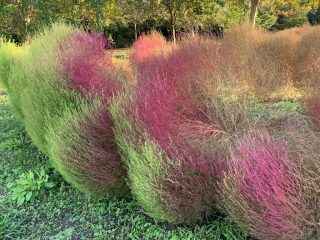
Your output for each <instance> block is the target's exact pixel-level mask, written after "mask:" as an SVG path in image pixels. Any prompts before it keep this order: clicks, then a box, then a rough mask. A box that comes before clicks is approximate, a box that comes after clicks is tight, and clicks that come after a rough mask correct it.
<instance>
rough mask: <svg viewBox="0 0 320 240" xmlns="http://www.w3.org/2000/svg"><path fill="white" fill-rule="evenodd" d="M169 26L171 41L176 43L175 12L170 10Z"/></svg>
mask: <svg viewBox="0 0 320 240" xmlns="http://www.w3.org/2000/svg"><path fill="white" fill-rule="evenodd" d="M170 25H171V26H170V28H171V38H172V41H173V43H176V41H177V39H176V13H175V12H174V11H170Z"/></svg>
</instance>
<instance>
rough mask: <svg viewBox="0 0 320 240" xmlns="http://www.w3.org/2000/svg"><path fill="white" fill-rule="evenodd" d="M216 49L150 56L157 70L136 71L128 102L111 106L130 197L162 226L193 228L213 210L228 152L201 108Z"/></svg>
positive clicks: (203, 46)
mask: <svg viewBox="0 0 320 240" xmlns="http://www.w3.org/2000/svg"><path fill="white" fill-rule="evenodd" d="M215 44H218V43H216V42H214V41H208V40H199V42H198V44H195V41H188V42H184V43H181V45H180V46H178V47H176V48H175V49H174V50H172V52H171V53H170V54H168V55H166V56H162V57H159V56H155V57H154V58H155V59H156V61H154V62H156V64H154V65H149V66H147V68H148V69H147V71H145V69H141V70H140V73H142V74H140V75H139V79H138V83H137V88H136V89H135V91H133V93H132V94H130V97H128V96H124V97H122V98H121V100H119V101H117V102H118V103H117V104H113V106H112V111H111V112H112V116H113V119H114V121H115V134H116V139H117V143H118V147H119V150H120V152H121V154H122V157H123V160H124V162H125V163H126V165H127V168H128V176H129V177H128V178H129V185H130V187H131V191H132V194H133V195H134V197H135V198H136V199H137V200H138V202H139V203H140V205H141V206H142V207H143V208H144V209H145V210H146V211H147V212H148V214H150V215H151V216H152V217H154V218H155V219H157V220H160V221H169V222H174V223H181V222H183V223H192V222H195V221H197V220H200V219H202V218H204V217H205V216H206V215H208V214H210V213H212V211H213V209H214V200H215V195H216V191H215V188H216V180H217V175H218V174H220V170H221V168H222V167H221V166H222V165H223V164H222V162H223V160H224V158H225V154H226V151H225V149H224V150H223V147H224V146H228V141H229V135H228V134H226V133H225V132H224V129H221V128H222V125H219V124H218V123H217V122H215V120H216V118H215V117H214V115H213V114H212V118H210V114H209V112H208V110H207V107H208V105H207V103H208V102H209V101H208V100H207V98H208V95H206V94H207V92H206V91H207V90H208V89H207V88H206V87H205V85H204V84H208V82H207V81H212V78H211V77H210V76H213V73H214V71H215V68H214V61H215V60H216V59H215V54H216V45H215ZM154 62H153V61H152V60H150V62H149V63H154ZM208 85H209V84H208ZM211 87H212V88H211V89H212V90H213V91H214V87H213V86H211ZM130 91H131V90H130ZM130 91H128V92H130ZM210 94H213V92H210ZM211 99H212V100H213V99H214V98H211ZM215 100H216V99H215ZM211 107H212V105H211ZM212 111H213V110H212ZM215 112H216V113H217V111H215ZM220 113H221V115H219V116H221V117H222V111H221V112H220ZM221 119H222V118H221ZM220 127H221V128H220ZM210 141H211V143H216V146H217V147H216V146H213V145H211V147H210V148H209V149H205V148H206V147H207V146H209V144H208V145H204V142H207V143H208V142H210ZM219 141H221V143H222V142H223V143H224V145H223V147H220V146H219V144H217V142H219ZM196 142H198V144H195V143H196ZM218 146H219V147H218Z"/></svg>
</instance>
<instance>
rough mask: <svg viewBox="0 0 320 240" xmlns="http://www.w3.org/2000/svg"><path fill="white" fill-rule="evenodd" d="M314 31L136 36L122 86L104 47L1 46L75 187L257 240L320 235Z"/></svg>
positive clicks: (96, 40) (65, 36)
mask: <svg viewBox="0 0 320 240" xmlns="http://www.w3.org/2000/svg"><path fill="white" fill-rule="evenodd" d="M319 37H320V31H319V28H310V27H303V28H298V29H291V30H287V31H282V32H278V33H267V32H264V31H262V30H259V29H256V30H253V29H251V28H248V27H247V26H237V27H236V28H234V29H231V30H229V31H228V32H227V33H226V35H225V36H224V38H223V39H219V40H216V39H203V38H200V37H196V38H191V39H184V40H182V41H181V42H179V43H178V44H176V45H174V44H170V43H167V42H166V40H165V39H164V38H163V37H162V36H161V35H160V34H158V33H156V32H152V33H151V34H149V35H144V36H141V37H140V38H139V39H138V40H137V42H135V43H134V44H133V46H132V47H131V49H130V50H129V60H130V62H131V67H132V69H133V70H134V71H135V74H134V76H133V77H132V78H134V79H127V78H128V76H127V74H125V73H123V72H121V69H119V68H118V67H117V66H116V65H115V64H114V61H113V60H112V50H111V49H108V48H109V43H108V42H106V41H105V40H104V39H103V38H101V36H99V35H96V34H88V33H85V32H82V31H80V30H77V29H75V28H73V27H69V26H65V25H55V26H53V27H52V28H51V29H48V30H45V31H44V33H42V34H40V35H39V36H38V37H36V38H35V39H34V40H33V41H32V42H31V44H30V45H27V46H23V47H17V46H15V45H14V44H11V43H6V44H4V46H2V47H1V48H0V77H1V81H2V82H3V84H4V85H5V87H6V88H7V91H8V93H9V96H10V103H11V106H12V108H13V110H14V112H15V113H16V115H17V116H18V118H19V119H20V120H21V121H22V122H23V123H24V125H25V127H26V129H27V131H28V133H29V135H30V136H31V138H32V140H33V142H34V143H35V144H36V145H37V146H38V148H39V149H41V150H42V151H43V152H44V153H45V154H47V155H48V156H49V158H50V160H51V162H52V165H53V166H54V167H55V168H56V170H57V171H59V172H60V173H61V175H62V176H63V177H64V178H65V179H66V180H67V181H69V182H70V183H71V184H73V185H74V186H75V187H77V188H78V189H79V190H81V191H83V192H86V193H91V194H93V195H95V196H99V197H113V196H118V197H120V196H128V195H129V194H131V195H132V196H133V197H134V199H136V201H137V202H138V203H139V204H140V206H141V207H142V208H143V209H144V211H145V212H146V213H147V214H149V215H150V216H152V217H153V218H154V219H155V220H157V221H168V222H171V223H186V224H193V223H195V222H198V221H201V220H203V219H206V217H207V216H210V215H212V214H215V213H216V212H219V213H220V214H223V215H225V216H226V217H228V218H230V219H231V220H232V221H233V222H235V223H236V224H237V225H238V226H239V227H240V228H241V229H242V230H243V231H244V232H247V233H248V234H250V235H252V236H253V237H255V238H258V239H272V240H274V239H286V240H287V239H292V240H298V239H310V238H312V237H317V236H319V234H320V211H319V209H320V150H319V149H320V148H319V146H320V98H319V94H318V93H319V89H320V57H319V56H320V52H319V49H320V42H319V41H318V39H319Z"/></svg>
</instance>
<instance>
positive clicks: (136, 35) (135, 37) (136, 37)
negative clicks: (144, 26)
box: [134, 23, 138, 41]
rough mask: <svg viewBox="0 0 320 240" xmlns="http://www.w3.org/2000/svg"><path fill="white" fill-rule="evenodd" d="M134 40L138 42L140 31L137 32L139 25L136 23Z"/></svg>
mask: <svg viewBox="0 0 320 240" xmlns="http://www.w3.org/2000/svg"><path fill="white" fill-rule="evenodd" d="M134 39H135V40H136V41H137V40H138V30H137V23H134Z"/></svg>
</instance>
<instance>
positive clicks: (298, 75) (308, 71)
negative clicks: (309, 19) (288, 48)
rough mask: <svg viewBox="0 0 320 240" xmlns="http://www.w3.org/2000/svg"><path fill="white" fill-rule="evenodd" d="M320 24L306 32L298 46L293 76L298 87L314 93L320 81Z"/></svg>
mask: <svg viewBox="0 0 320 240" xmlns="http://www.w3.org/2000/svg"><path fill="white" fill-rule="evenodd" d="M319 30H320V26H316V27H312V28H310V30H309V31H308V32H307V33H305V34H304V35H303V37H302V39H301V41H300V43H299V44H298V46H297V48H296V53H295V59H294V65H293V77H294V82H295V84H296V85H297V86H298V87H301V88H304V89H305V90H306V92H311V93H313V90H314V88H316V89H319V86H320V85H319V83H320V55H319V49H320V43H319V37H320V33H319Z"/></svg>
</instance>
